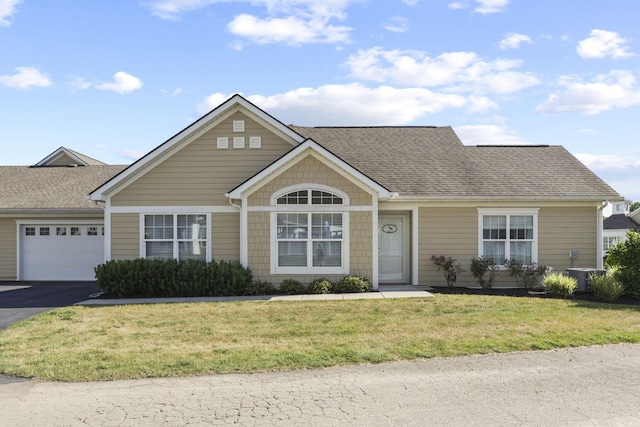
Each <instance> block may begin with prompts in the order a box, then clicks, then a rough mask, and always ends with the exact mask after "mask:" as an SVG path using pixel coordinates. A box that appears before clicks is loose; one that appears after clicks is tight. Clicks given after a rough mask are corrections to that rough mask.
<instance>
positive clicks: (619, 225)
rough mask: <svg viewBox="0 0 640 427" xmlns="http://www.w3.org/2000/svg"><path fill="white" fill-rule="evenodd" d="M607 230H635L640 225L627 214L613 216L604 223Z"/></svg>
mask: <svg viewBox="0 0 640 427" xmlns="http://www.w3.org/2000/svg"><path fill="white" fill-rule="evenodd" d="M602 226H603V228H604V229H605V230H635V229H636V228H638V227H640V224H638V223H636V222H635V221H634V220H632V219H631V218H629V217H628V216H627V215H625V214H613V215H611V216H610V217H608V218H605V220H604V221H603V223H602Z"/></svg>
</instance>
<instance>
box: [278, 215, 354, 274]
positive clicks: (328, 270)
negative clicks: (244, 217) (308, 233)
mask: <svg viewBox="0 0 640 427" xmlns="http://www.w3.org/2000/svg"><path fill="white" fill-rule="evenodd" d="M307 213H310V214H313V212H307ZM309 224H311V223H309ZM310 226H311V225H309V227H310ZM277 227H278V220H277V212H271V214H270V221H269V240H270V245H269V246H270V248H271V250H270V251H269V252H270V256H269V257H270V262H269V264H270V269H269V272H270V273H271V274H307V275H309V274H312V275H320V276H321V275H323V274H349V259H350V245H349V235H350V234H351V233H350V230H349V227H350V226H349V212H342V240H341V242H342V266H340V267H313V264H312V263H311V266H307V267H279V266H278V239H277V237H276V234H275V233H276V229H277ZM313 240H314V239H312V238H307V239H305V240H304V241H305V242H313ZM301 241H302V240H301ZM309 244H310V245H311V246H312V243H309ZM312 258H313V253H307V262H308V263H309V262H310V261H309V260H311V259H312Z"/></svg>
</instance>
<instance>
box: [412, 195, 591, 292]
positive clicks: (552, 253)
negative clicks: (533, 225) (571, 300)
mask: <svg viewBox="0 0 640 427" xmlns="http://www.w3.org/2000/svg"><path fill="white" fill-rule="evenodd" d="M517 207H522V205H520V206H517ZM503 208H504V206H503ZM597 227H598V224H597V208H596V207H594V206H569V207H554V206H549V207H545V206H542V207H540V210H539V211H538V263H539V264H541V265H549V266H551V267H552V268H553V269H554V270H555V271H561V272H564V271H565V270H566V269H567V268H568V267H570V266H571V261H570V259H569V250H571V249H576V250H577V251H578V258H577V259H576V260H575V261H574V263H573V267H586V268H595V267H596V266H597V256H596V251H597V232H598V231H597V230H598V229H597ZM419 233H420V234H419V236H420V237H419V254H420V257H419V258H420V259H419V281H420V284H421V285H429V286H446V282H445V279H444V273H443V272H442V271H438V268H437V267H436V266H435V265H434V264H433V262H432V261H431V255H444V256H450V257H452V258H455V259H456V260H457V261H459V262H461V264H462V268H463V269H464V270H465V271H464V272H463V273H461V274H459V275H458V277H457V282H456V286H477V283H476V282H475V279H474V277H473V276H472V275H471V273H470V266H471V259H472V258H474V257H477V256H478V211H477V208H476V207H469V208H465V207H452V208H426V207H425V208H420V211H419ZM494 286H497V287H499V286H516V283H515V280H514V279H513V278H512V277H510V276H509V272H508V271H500V272H499V273H498V276H497V278H496V282H495V284H494Z"/></svg>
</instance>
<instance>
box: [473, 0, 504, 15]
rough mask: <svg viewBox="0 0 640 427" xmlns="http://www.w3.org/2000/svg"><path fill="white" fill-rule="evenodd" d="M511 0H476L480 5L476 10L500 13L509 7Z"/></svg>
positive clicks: (483, 12) (484, 12)
mask: <svg viewBox="0 0 640 427" xmlns="http://www.w3.org/2000/svg"><path fill="white" fill-rule="evenodd" d="M509 1H510V0H476V2H477V3H479V6H477V7H476V8H475V11H476V12H478V13H482V14H487V13H498V12H502V10H503V9H504V8H505V7H507V5H508V4H509Z"/></svg>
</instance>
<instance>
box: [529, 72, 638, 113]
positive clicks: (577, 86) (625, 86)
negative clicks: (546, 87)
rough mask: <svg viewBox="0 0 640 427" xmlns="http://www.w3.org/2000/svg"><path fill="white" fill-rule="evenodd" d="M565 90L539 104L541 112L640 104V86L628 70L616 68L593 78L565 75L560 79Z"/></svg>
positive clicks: (595, 110)
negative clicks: (584, 78)
mask: <svg viewBox="0 0 640 427" xmlns="http://www.w3.org/2000/svg"><path fill="white" fill-rule="evenodd" d="M559 84H560V86H562V87H563V90H562V91H560V92H556V93H553V94H551V95H549V97H548V98H547V100H546V101H544V102H543V103H542V104H540V105H538V106H537V107H536V111H537V112H539V113H562V112H581V113H583V114H586V115H594V114H599V113H602V112H603V111H607V110H611V109H613V108H626V107H630V106H632V105H638V104H640V87H638V85H637V84H636V76H635V75H634V74H633V72H631V71H629V70H614V71H611V72H610V73H608V74H602V75H598V76H596V78H595V79H594V80H593V81H591V82H583V81H581V80H580V79H578V78H577V77H573V76H564V77H563V78H561V80H560V82H559Z"/></svg>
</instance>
